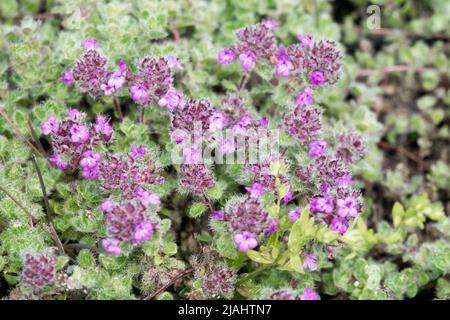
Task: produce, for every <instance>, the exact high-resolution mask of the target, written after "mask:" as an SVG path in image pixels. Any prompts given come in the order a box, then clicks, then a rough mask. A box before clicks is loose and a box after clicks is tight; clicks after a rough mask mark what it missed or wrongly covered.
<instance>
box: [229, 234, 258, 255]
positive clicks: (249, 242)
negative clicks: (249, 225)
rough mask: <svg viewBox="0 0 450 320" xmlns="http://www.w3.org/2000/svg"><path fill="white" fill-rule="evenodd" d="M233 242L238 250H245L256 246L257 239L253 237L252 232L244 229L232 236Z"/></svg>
mask: <svg viewBox="0 0 450 320" xmlns="http://www.w3.org/2000/svg"><path fill="white" fill-rule="evenodd" d="M233 240H234V243H236V245H237V246H238V249H239V251H242V252H246V251H248V250H250V249H254V248H256V246H258V241H257V240H256V239H255V237H254V236H253V234H251V233H250V232H247V231H244V232H242V233H240V234H237V235H235V236H234V237H233Z"/></svg>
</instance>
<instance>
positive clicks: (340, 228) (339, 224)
mask: <svg viewBox="0 0 450 320" xmlns="http://www.w3.org/2000/svg"><path fill="white" fill-rule="evenodd" d="M347 228H348V221H347V219H345V218H341V217H336V218H333V219H332V220H331V224H330V229H331V230H332V231H335V232H339V233H340V234H344V233H345V232H346V231H347Z"/></svg>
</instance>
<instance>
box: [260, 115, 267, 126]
mask: <svg viewBox="0 0 450 320" xmlns="http://www.w3.org/2000/svg"><path fill="white" fill-rule="evenodd" d="M259 124H260V125H262V126H263V127H265V128H267V127H268V126H269V119H268V118H267V117H262V118H261V119H259Z"/></svg>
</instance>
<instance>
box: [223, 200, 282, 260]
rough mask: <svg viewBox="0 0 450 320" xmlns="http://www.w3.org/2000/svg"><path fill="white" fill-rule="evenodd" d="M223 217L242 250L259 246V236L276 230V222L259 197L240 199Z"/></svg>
mask: <svg viewBox="0 0 450 320" xmlns="http://www.w3.org/2000/svg"><path fill="white" fill-rule="evenodd" d="M223 219H224V220H225V221H226V222H227V224H228V229H229V230H230V232H231V234H232V235H233V240H234V242H235V244H236V245H237V247H238V249H239V250H240V251H244V252H245V251H248V250H250V249H254V248H256V247H257V246H258V238H259V237H261V236H267V235H270V234H271V233H273V232H274V226H275V227H276V224H277V222H274V220H273V219H271V218H270V217H269V215H268V213H267V212H266V211H265V210H264V208H263V207H262V205H261V203H260V201H259V199H258V198H255V197H251V196H247V197H245V198H243V199H241V200H238V201H237V202H236V203H234V204H233V205H232V206H230V208H229V209H228V210H227V211H226V212H225V213H224V217H223Z"/></svg>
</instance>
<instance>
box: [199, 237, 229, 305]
mask: <svg viewBox="0 0 450 320" xmlns="http://www.w3.org/2000/svg"><path fill="white" fill-rule="evenodd" d="M190 264H191V266H192V267H193V268H194V274H195V278H197V279H201V280H202V288H203V291H204V292H205V293H206V294H207V295H208V296H210V297H212V298H221V297H222V298H230V297H232V294H233V290H234V285H235V282H236V271H235V270H234V269H233V268H228V267H227V266H226V265H224V264H223V263H222V262H221V258H220V255H219V254H218V253H217V252H216V251H213V250H212V249H211V247H208V246H206V247H203V248H202V252H201V254H197V255H194V256H192V257H191V259H190Z"/></svg>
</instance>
